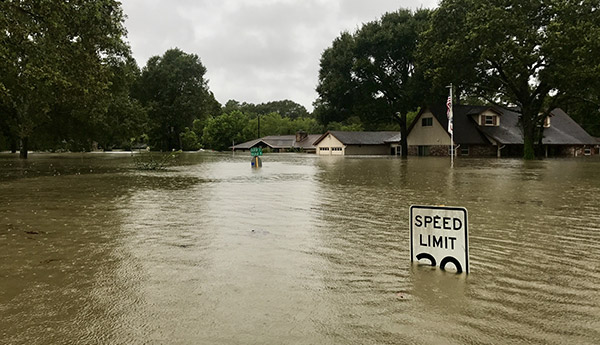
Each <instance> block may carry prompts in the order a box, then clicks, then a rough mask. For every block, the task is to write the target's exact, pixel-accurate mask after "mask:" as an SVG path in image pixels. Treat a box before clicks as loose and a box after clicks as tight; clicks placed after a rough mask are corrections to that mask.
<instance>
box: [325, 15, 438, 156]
mask: <svg viewBox="0 0 600 345" xmlns="http://www.w3.org/2000/svg"><path fill="white" fill-rule="evenodd" d="M429 15H430V11H428V10H419V11H416V12H414V13H413V12H412V11H410V10H406V9H404V10H399V11H397V12H391V13H386V14H384V15H383V16H382V17H381V19H380V20H377V21H373V22H369V23H366V24H364V25H363V26H362V27H361V28H360V29H359V30H357V31H356V32H355V33H353V34H350V33H347V32H345V33H342V34H341V35H340V37H338V38H336V39H335V41H334V42H333V45H332V46H331V47H330V48H327V49H326V50H325V51H324V52H323V55H322V57H321V68H320V71H319V84H318V86H317V92H318V93H319V98H318V100H317V101H316V102H315V105H316V107H317V109H318V110H317V113H318V114H319V116H320V120H321V121H322V122H323V123H325V124H327V123H329V122H343V121H347V119H349V118H351V117H358V118H359V119H360V120H361V122H362V123H363V124H364V126H365V127H366V129H380V128H382V127H383V126H388V125H389V123H390V122H394V121H398V122H399V123H400V129H401V132H402V136H403V138H405V137H406V134H407V130H406V128H407V124H406V115H407V113H408V112H409V111H412V110H415V109H416V108H417V107H418V106H420V105H421V104H422V103H423V102H424V101H425V99H426V94H427V93H428V88H427V86H426V84H425V81H424V79H423V75H422V73H421V71H419V70H418V69H417V64H416V60H415V53H416V48H417V43H418V42H419V34H420V33H421V31H423V30H424V29H425V28H426V25H427V21H428V18H429ZM398 115H399V117H398ZM403 148H404V149H403V150H402V152H403V155H406V153H407V149H406V142H405V141H404V143H403Z"/></svg>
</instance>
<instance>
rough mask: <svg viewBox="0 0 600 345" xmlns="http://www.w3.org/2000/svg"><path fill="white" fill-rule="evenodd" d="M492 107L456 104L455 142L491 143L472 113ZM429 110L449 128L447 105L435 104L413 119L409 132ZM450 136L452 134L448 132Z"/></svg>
mask: <svg viewBox="0 0 600 345" xmlns="http://www.w3.org/2000/svg"><path fill="white" fill-rule="evenodd" d="M488 109H490V107H485V106H473V105H469V106H465V105H455V106H454V107H453V108H452V112H453V116H454V117H453V120H454V123H453V125H454V126H453V127H454V142H455V143H456V144H489V143H490V142H489V141H488V140H487V139H486V138H485V136H484V135H482V134H481V133H480V132H479V130H478V129H477V127H478V126H477V123H475V121H473V119H472V117H471V115H474V114H479V113H482V112H484V111H485V110H488ZM427 110H429V111H430V112H431V113H432V114H433V116H434V117H435V119H436V120H437V121H438V122H439V123H440V125H442V127H443V128H444V129H447V128H448V117H447V115H446V105H434V106H431V107H429V108H423V109H421V111H420V112H419V114H418V115H417V117H416V118H415V119H414V120H413V122H412V124H411V125H410V127H409V129H408V132H409V133H410V131H411V130H412V129H413V128H414V126H415V125H416V124H417V123H418V122H419V119H420V118H421V116H422V115H423V114H424V113H425V112H427ZM448 137H450V134H449V133H448Z"/></svg>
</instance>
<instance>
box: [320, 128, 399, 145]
mask: <svg viewBox="0 0 600 345" xmlns="http://www.w3.org/2000/svg"><path fill="white" fill-rule="evenodd" d="M329 134H331V135H332V136H334V137H335V138H336V139H337V140H339V141H340V142H341V143H342V144H344V145H383V144H386V143H390V142H397V140H399V137H400V132H391V131H381V132H344V131H327V133H325V134H323V135H322V136H321V137H319V138H318V139H317V140H316V141H315V142H314V143H313V145H315V146H316V145H317V144H319V143H320V142H321V141H322V140H323V139H325V138H326V137H327V135H329Z"/></svg>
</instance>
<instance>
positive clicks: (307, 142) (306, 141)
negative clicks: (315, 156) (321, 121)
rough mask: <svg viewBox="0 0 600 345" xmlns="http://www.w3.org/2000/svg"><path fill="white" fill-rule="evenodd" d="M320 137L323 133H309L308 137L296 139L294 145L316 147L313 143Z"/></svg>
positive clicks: (307, 147) (302, 147)
mask: <svg viewBox="0 0 600 345" xmlns="http://www.w3.org/2000/svg"><path fill="white" fill-rule="evenodd" d="M320 137H321V134H309V135H307V136H306V138H304V139H303V140H301V141H295V140H294V147H295V148H301V149H314V148H315V145H313V143H314V142H315V140H317V139H319V138H320Z"/></svg>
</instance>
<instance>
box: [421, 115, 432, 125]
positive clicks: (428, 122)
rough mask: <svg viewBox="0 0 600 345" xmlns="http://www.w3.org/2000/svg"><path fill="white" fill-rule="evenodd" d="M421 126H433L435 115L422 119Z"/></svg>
mask: <svg viewBox="0 0 600 345" xmlns="http://www.w3.org/2000/svg"><path fill="white" fill-rule="evenodd" d="M421 126H423V127H430V126H433V117H424V118H422V119H421Z"/></svg>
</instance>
